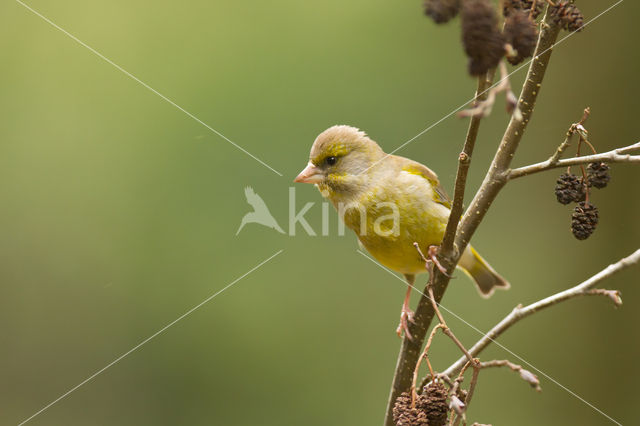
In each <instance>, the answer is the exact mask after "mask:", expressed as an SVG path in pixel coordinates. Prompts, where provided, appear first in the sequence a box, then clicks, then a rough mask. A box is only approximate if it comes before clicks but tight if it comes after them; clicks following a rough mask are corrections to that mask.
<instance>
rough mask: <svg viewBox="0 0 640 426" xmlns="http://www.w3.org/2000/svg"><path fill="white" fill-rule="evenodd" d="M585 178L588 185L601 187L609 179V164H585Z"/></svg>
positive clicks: (605, 184)
mask: <svg viewBox="0 0 640 426" xmlns="http://www.w3.org/2000/svg"><path fill="white" fill-rule="evenodd" d="M587 179H588V182H589V186H593V187H596V188H598V189H602V188H604V187H605V186H607V184H608V183H609V181H610V180H611V175H610V174H609V165H608V164H607V163H589V166H587Z"/></svg>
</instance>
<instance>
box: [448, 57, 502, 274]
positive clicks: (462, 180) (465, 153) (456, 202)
mask: <svg viewBox="0 0 640 426" xmlns="http://www.w3.org/2000/svg"><path fill="white" fill-rule="evenodd" d="M494 73H495V69H493V70H491V71H489V73H487V74H486V75H482V76H480V77H478V88H477V89H476V99H475V102H474V105H476V106H477V105H479V104H480V103H482V102H483V101H484V100H485V99H487V88H488V87H489V86H490V85H491V83H492V82H493V76H494ZM480 120H482V117H481V116H473V117H471V120H470V121H469V128H468V129H467V136H466V138H465V141H464V147H463V148H462V152H460V155H459V156H458V172H457V174H456V183H455V188H454V192H453V201H452V203H451V213H450V214H449V221H448V222H447V228H446V229H445V232H444V237H443V239H442V244H441V245H440V248H441V250H442V252H445V253H449V252H452V251H453V241H454V240H455V237H456V230H457V229H458V222H460V217H462V213H463V212H464V193H465V188H466V186H467V175H468V174H469V167H470V166H471V157H472V155H473V148H474V147H475V144H476V140H477V138H478V131H479V129H480ZM450 272H451V271H450Z"/></svg>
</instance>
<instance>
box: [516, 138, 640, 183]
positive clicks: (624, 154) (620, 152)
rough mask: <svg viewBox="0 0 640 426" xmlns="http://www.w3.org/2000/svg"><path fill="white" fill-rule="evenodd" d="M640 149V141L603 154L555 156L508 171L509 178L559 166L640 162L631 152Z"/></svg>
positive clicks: (638, 157)
mask: <svg viewBox="0 0 640 426" xmlns="http://www.w3.org/2000/svg"><path fill="white" fill-rule="evenodd" d="M637 150H640V142H637V143H635V144H633V145H629V146H625V147H623V148H616V149H614V150H611V151H608V152H603V153H601V154H594V155H583V156H581V157H573V158H566V159H564V160H559V159H558V160H556V161H555V162H554V161H553V157H552V158H549V159H548V160H547V161H542V162H540V163H536V164H531V165H529V166H524V167H519V168H517V169H513V170H511V171H509V172H508V174H507V179H508V180H512V179H517V178H519V177H522V176H527V175H531V174H533V173H539V172H544V171H546V170H551V169H556V168H558V167H568V166H576V165H579V164H588V163H599V162H605V163H636V164H640V155H630V154H629V153H630V152H633V151H637Z"/></svg>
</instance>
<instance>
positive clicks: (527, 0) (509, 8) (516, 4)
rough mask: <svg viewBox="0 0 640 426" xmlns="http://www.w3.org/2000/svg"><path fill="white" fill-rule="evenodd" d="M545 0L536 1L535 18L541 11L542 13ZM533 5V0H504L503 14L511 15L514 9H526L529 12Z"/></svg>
mask: <svg viewBox="0 0 640 426" xmlns="http://www.w3.org/2000/svg"><path fill="white" fill-rule="evenodd" d="M544 4H545V0H538V1H537V2H536V8H535V10H534V11H533V14H532V15H533V16H532V17H533V18H534V19H535V18H537V17H538V16H539V15H540V13H542V9H543V8H544ZM532 6H533V0H504V4H503V8H502V14H503V15H504V16H505V18H506V17H508V16H509V15H511V13H512V12H514V11H519V10H522V11H525V12H527V13H529V12H530V11H531V7H532Z"/></svg>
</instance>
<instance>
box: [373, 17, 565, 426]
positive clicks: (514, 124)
mask: <svg viewBox="0 0 640 426" xmlns="http://www.w3.org/2000/svg"><path fill="white" fill-rule="evenodd" d="M559 31H560V28H559V27H558V25H557V24H555V23H554V22H553V19H552V18H551V16H550V14H549V13H547V14H546V15H545V17H544V19H543V22H542V31H541V32H540V36H539V38H538V43H537V45H536V49H535V52H534V55H533V60H532V61H531V64H530V66H529V71H528V72H527V77H526V80H525V83H524V85H523V88H522V92H521V94H520V98H519V100H518V107H519V109H520V111H521V113H522V115H521V117H519V116H516V115H512V116H511V120H510V121H509V125H508V127H507V130H506V131H505V134H504V136H503V137H502V140H501V142H500V147H499V148H498V151H497V152H496V154H495V156H494V160H493V162H492V164H491V167H490V169H489V171H488V172H487V175H486V177H485V180H484V181H483V183H482V186H481V187H480V189H479V190H478V192H477V193H476V195H475V197H474V199H473V201H472V203H471V206H470V207H469V208H468V209H467V211H466V212H465V214H464V217H463V218H462V220H461V221H460V224H459V225H458V226H457V227H455V226H453V225H452V226H449V225H447V231H448V232H455V239H454V244H453V246H451V247H449V246H447V247H446V249H441V250H440V253H439V255H438V258H439V260H440V263H442V264H443V265H445V267H446V269H447V271H448V273H447V274H444V273H442V272H440V271H439V270H438V269H437V268H436V269H435V271H434V281H433V286H432V289H433V292H434V299H435V302H437V303H440V301H441V300H442V297H443V296H444V293H445V290H446V289H447V286H448V284H449V280H450V279H451V277H450V275H451V273H452V271H453V270H454V268H455V266H456V264H457V263H458V260H459V258H460V254H461V253H462V252H463V251H464V249H465V248H466V246H467V244H468V243H469V240H470V239H471V237H472V236H473V234H474V233H475V230H476V229H477V227H478V225H479V224H480V222H481V221H482V219H483V218H484V215H485V214H486V212H487V210H488V209H489V206H490V205H491V203H492V202H493V200H494V199H495V198H496V197H497V195H498V193H499V192H500V190H501V189H502V187H503V186H504V185H505V184H506V182H507V179H506V172H507V171H508V170H509V166H510V164H511V160H512V158H513V156H514V154H515V151H516V149H517V148H518V144H519V142H520V140H521V138H522V135H523V133H524V131H525V128H526V127H527V124H528V123H529V120H530V119H531V114H532V113H533V109H534V106H535V102H536V99H537V97H538V94H539V93H540V88H541V84H542V81H543V79H544V75H545V71H546V69H547V65H548V64H549V60H550V58H551V53H552V48H553V44H554V43H555V41H556V39H557V38H558V33H559ZM474 118H475V117H474ZM476 136H477V135H476ZM473 140H474V142H475V137H474V139H473ZM463 167H468V166H463ZM458 178H460V183H458ZM465 185H466V171H460V170H459V174H458V176H457V177H456V190H457V191H458V188H460V190H461V191H462V192H461V194H462V195H461V196H460V197H459V199H460V200H462V198H463V194H464V187H465ZM454 198H455V197H454ZM452 213H453V212H452ZM452 221H453V222H457V220H456V218H455V216H453V214H452V215H451V216H450V218H449V222H452ZM456 228H457V229H456ZM450 238H451V236H450V234H445V237H444V239H443V245H444V242H445V241H446V240H448V239H450ZM447 244H449V243H448V242H447ZM434 315H435V312H434V310H433V307H432V306H431V303H430V301H429V297H428V296H426V295H423V296H422V297H421V298H420V301H419V302H418V306H417V307H416V310H415V315H414V317H413V320H414V322H413V323H411V324H410V325H409V331H410V333H411V335H412V336H413V339H411V340H410V339H408V338H407V337H406V336H405V338H404V339H403V340H402V346H401V348H400V354H399V355H398V361H397V363H396V368H395V373H394V377H393V383H392V386H391V391H390V394H389V400H388V403H387V410H386V414H385V425H386V426H393V424H394V422H393V406H394V403H395V401H396V399H397V398H398V396H400V394H401V393H402V392H406V391H409V390H410V388H411V382H412V378H413V373H414V370H415V366H416V363H417V362H418V358H419V357H420V354H421V348H422V343H423V342H424V339H425V337H426V334H427V331H428V329H429V325H430V324H431V322H432V321H433V318H434Z"/></svg>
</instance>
